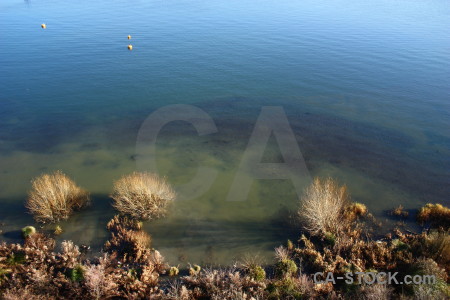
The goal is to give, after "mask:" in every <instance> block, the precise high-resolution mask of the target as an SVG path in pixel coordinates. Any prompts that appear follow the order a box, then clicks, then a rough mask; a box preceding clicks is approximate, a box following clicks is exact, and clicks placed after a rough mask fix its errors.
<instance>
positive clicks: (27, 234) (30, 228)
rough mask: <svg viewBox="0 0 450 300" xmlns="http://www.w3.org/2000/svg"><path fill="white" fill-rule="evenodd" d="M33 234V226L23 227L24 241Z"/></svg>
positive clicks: (34, 229) (34, 230) (34, 231)
mask: <svg viewBox="0 0 450 300" xmlns="http://www.w3.org/2000/svg"><path fill="white" fill-rule="evenodd" d="M35 233H36V228H34V227H33V226H25V227H24V228H22V237H23V238H25V239H26V238H28V237H30V236H32V235H33V234H35Z"/></svg>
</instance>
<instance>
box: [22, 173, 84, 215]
mask: <svg viewBox="0 0 450 300" xmlns="http://www.w3.org/2000/svg"><path fill="white" fill-rule="evenodd" d="M88 202H89V194H88V193H87V192H86V191H85V190H83V189H81V188H80V187H78V186H77V185H76V184H75V183H74V182H73V181H72V180H71V179H70V178H69V177H68V176H67V175H65V174H63V173H62V172H61V171H56V172H54V173H52V174H43V175H41V176H39V177H37V178H35V179H34V180H33V181H32V188H31V191H30V193H29V196H28V200H27V203H26V207H27V208H28V209H29V211H30V212H31V213H32V214H33V216H34V218H35V219H36V221H38V222H42V223H47V222H57V221H59V220H64V219H67V218H68V217H69V216H70V215H71V214H72V212H73V211H74V210H77V209H80V208H82V207H83V206H85V205H87V204H88Z"/></svg>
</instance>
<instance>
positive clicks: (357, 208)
mask: <svg viewBox="0 0 450 300" xmlns="http://www.w3.org/2000/svg"><path fill="white" fill-rule="evenodd" d="M365 215H367V207H366V206H365V205H364V204H362V203H358V202H354V203H352V204H350V205H348V206H347V207H346V208H345V210H344V218H345V219H346V220H347V221H349V222H353V221H355V220H356V219H358V218H359V217H364V216H365Z"/></svg>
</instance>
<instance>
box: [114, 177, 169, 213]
mask: <svg viewBox="0 0 450 300" xmlns="http://www.w3.org/2000/svg"><path fill="white" fill-rule="evenodd" d="M111 198H113V199H114V204H113V206H114V208H115V209H117V210H118V211H119V212H121V213H122V214H125V215H129V216H131V217H133V218H136V219H141V220H152V219H157V218H160V217H162V216H164V214H165V213H166V208H167V205H168V204H169V203H170V202H172V201H173V200H174V199H175V192H174V191H173V189H172V188H171V187H170V185H169V184H168V183H167V181H166V180H165V179H164V178H160V177H158V176H157V175H155V174H151V173H138V172H134V173H132V174H130V175H127V176H124V177H122V178H121V179H119V180H118V181H116V182H115V183H114V191H113V193H112V195H111Z"/></svg>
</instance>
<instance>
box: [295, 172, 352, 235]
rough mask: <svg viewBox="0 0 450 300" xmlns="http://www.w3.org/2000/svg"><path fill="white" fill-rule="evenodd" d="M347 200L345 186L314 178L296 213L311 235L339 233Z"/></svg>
mask: <svg viewBox="0 0 450 300" xmlns="http://www.w3.org/2000/svg"><path fill="white" fill-rule="evenodd" d="M348 199H349V196H348V193H347V188H346V187H345V186H339V185H338V184H337V183H336V182H335V181H334V180H333V179H331V178H327V179H324V180H321V179H319V178H315V179H314V181H313V183H312V184H311V185H310V186H309V187H308V188H307V189H306V191H305V194H304V195H303V197H302V203H301V207H300V209H299V211H298V214H299V216H300V218H301V219H302V221H303V223H304V227H305V229H306V230H307V231H308V232H309V233H310V234H312V235H318V234H325V233H327V232H329V233H333V234H337V233H339V232H341V231H342V229H343V226H344V225H345V224H343V221H344V217H343V214H344V211H345V208H346V206H347V205H348V204H349V200H348Z"/></svg>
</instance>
